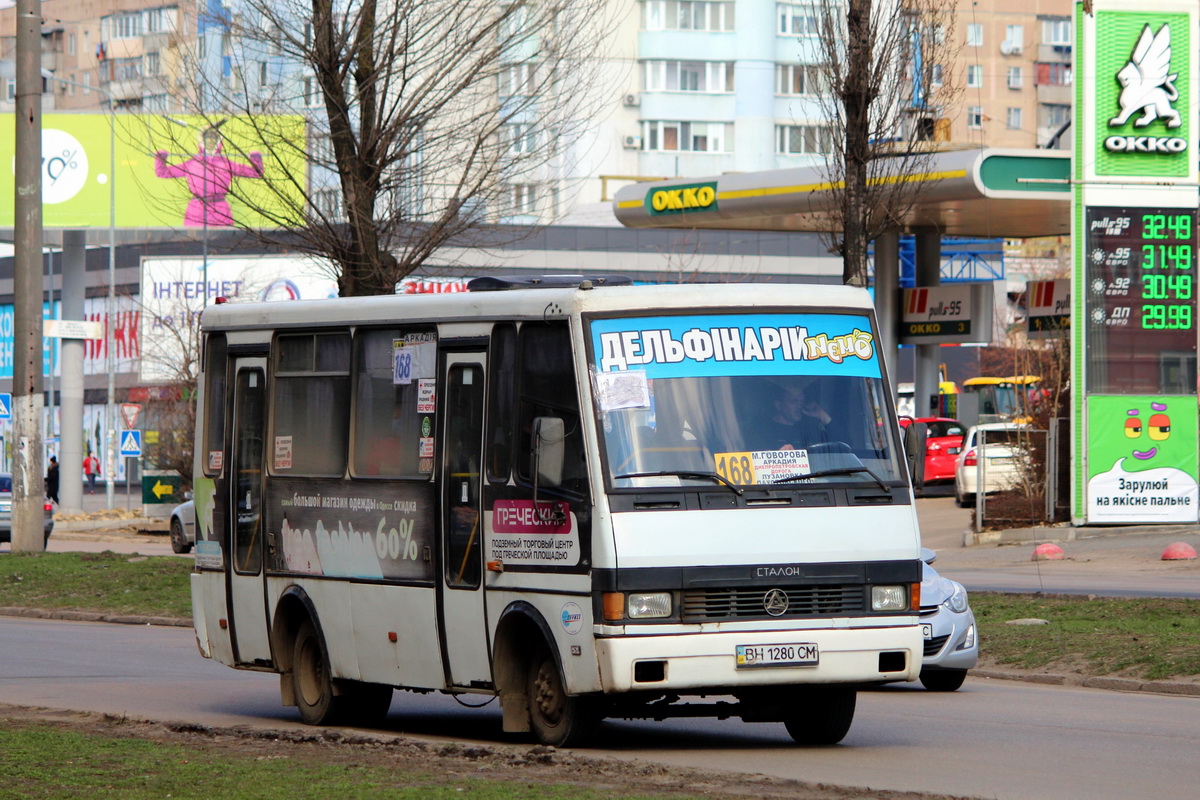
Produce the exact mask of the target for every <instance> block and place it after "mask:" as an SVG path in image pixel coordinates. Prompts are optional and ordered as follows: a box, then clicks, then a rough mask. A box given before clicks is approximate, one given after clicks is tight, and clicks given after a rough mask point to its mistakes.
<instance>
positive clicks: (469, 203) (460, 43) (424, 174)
mask: <svg viewBox="0 0 1200 800" xmlns="http://www.w3.org/2000/svg"><path fill="white" fill-rule="evenodd" d="M611 5H612V4H610V3H609V2H607V1H606V0H536V1H534V0H511V1H510V2H507V3H500V2H496V0H382V1H381V0H356V2H353V3H350V2H342V1H341V0H243V2H242V3H241V4H240V5H239V6H236V7H235V12H234V13H230V14H225V15H223V16H222V17H221V18H220V19H217V20H213V19H209V18H206V17H203V16H202V17H201V21H202V22H205V23H206V29H207V30H209V31H211V30H213V29H214V27H215V28H217V29H219V30H221V31H222V33H221V34H220V38H216V37H215V36H214V35H213V34H207V37H208V38H205V36H206V34H204V33H201V35H200V38H201V40H202V41H203V42H204V45H203V46H204V49H205V53H206V55H202V54H200V53H197V54H196V56H195V57H194V58H195V63H197V64H200V65H205V64H209V65H212V66H210V67H207V68H201V69H198V70H197V73H198V75H199V80H200V81H201V82H202V84H203V85H201V86H198V87H196V90H195V91H194V93H193V94H194V97H196V98H198V99H197V104H198V107H197V109H196V112H197V113H199V114H202V115H203V117H204V118H205V119H206V120H207V122H206V127H218V128H219V124H220V123H221V122H222V120H224V119H226V118H229V117H236V118H237V120H238V121H239V123H242V122H248V124H250V125H251V126H253V127H254V128H255V135H254V136H253V137H250V138H257V139H258V140H259V141H261V142H262V143H263V146H264V152H263V153H262V154H261V155H260V156H259V158H262V157H264V156H265V166H264V167H263V168H261V169H260V170H259V173H260V175H259V176H256V177H260V178H261V179H260V180H245V181H235V182H231V183H232V186H231V187H230V194H229V199H230V201H231V202H234V203H238V204H242V205H243V206H245V207H250V208H252V209H253V210H254V211H255V212H256V214H257V215H258V219H257V220H256V225H254V226H247V227H248V228H253V229H254V230H255V232H256V235H257V236H259V237H261V238H264V239H266V240H268V241H274V242H286V243H287V244H288V245H289V246H290V247H292V248H294V249H295V248H298V249H300V250H302V251H305V252H307V253H310V254H313V255H320V256H323V257H325V258H328V259H329V260H330V261H331V262H332V263H333V264H334V269H335V270H336V272H337V275H336V278H337V280H338V283H339V289H340V293H341V294H342V295H343V296H348V295H365V294H380V293H390V292H392V290H393V286H394V285H395V283H396V282H397V281H398V280H399V279H400V278H402V277H404V276H405V275H407V274H409V273H410V272H412V271H413V270H414V269H415V268H417V267H418V266H419V265H421V264H422V263H423V262H424V261H425V260H426V259H427V258H429V256H430V255H431V254H433V253H434V252H435V251H436V250H437V249H438V248H439V247H440V246H442V245H443V244H445V243H447V242H448V241H451V240H453V241H454V242H455V243H456V245H458V246H464V245H466V246H483V245H486V244H489V243H495V239H494V238H493V239H491V240H488V239H487V238H486V236H485V235H484V234H485V232H487V233H490V234H491V235H492V236H493V237H494V236H495V235H496V234H495V230H496V229H495V228H494V227H489V226H490V223H495V222H501V221H506V222H512V221H518V222H526V223H529V222H533V221H534V220H535V219H538V218H539V217H542V218H544V217H545V216H547V215H551V216H552V215H553V213H554V206H555V205H556V204H557V202H558V201H560V200H561V201H563V202H565V201H566V197H565V194H566V193H567V192H569V191H570V189H571V186H570V183H569V180H568V179H569V178H570V177H571V176H572V171H571V167H572V162H573V159H574V156H575V153H576V152H577V151H576V150H575V149H574V147H573V146H572V145H573V143H586V142H588V141H589V140H590V136H591V135H593V134H594V125H595V119H596V116H597V114H598V113H599V110H600V109H601V108H603V107H605V106H606V105H609V104H608V103H607V100H608V99H609V98H608V97H606V96H605V92H606V89H605V86H606V82H605V79H604V78H605V75H606V74H607V72H608V64H607V62H606V59H605V58H604V55H605V53H604V51H603V49H602V48H603V46H604V44H605V38H606V34H607V31H608V30H609V28H610V26H611V25H612V24H613V23H612V21H611V19H610V6H611ZM201 13H202V14H203V12H201ZM214 45H215V46H214ZM214 50H215V51H217V53H218V55H219V54H220V53H224V54H225V56H224V58H225V59H227V60H226V61H225V62H224V64H222V62H221V61H220V59H219V58H216V59H215V60H214V55H213V52H214ZM281 65H283V66H282V67H281ZM288 65H290V69H291V70H292V71H291V72H290V73H288V72H287V69H288ZM281 68H283V69H284V72H280V71H279V70H280V69H281ZM285 73H286V74H285ZM615 91H616V89H613V90H612V92H615ZM612 92H609V94H611V93H612ZM296 112H303V113H304V115H305V116H307V117H308V135H307V140H305V141H297V140H296V138H295V136H294V135H290V134H286V133H281V128H280V127H279V125H278V124H277V122H273V121H272V117H271V115H273V114H285V113H296ZM275 119H276V120H277V119H278V118H275ZM196 134H197V132H196V131H192V132H190V133H188V132H186V131H184V130H182V129H181V130H177V131H175V132H174V135H175V136H178V137H179V139H180V142H181V147H182V148H185V149H180V150H178V151H177V152H181V153H186V152H192V149H194V143H195V141H196V138H195V137H196ZM243 138H244V137H243ZM214 141H215V137H214ZM580 146H583V145H582V144H581V145H580ZM186 148H192V149H186ZM225 148H226V152H230V155H231V157H236V160H238V161H239V162H240V163H242V164H251V165H254V164H255V163H262V162H256V161H255V155H254V153H252V152H250V151H251V150H252V149H253V148H250V147H245V148H243V149H244V150H245V151H246V152H241V153H233V152H231V148H230V144H229V143H228V142H226V143H225ZM173 149H174V148H173ZM285 163H292V164H297V163H299V164H302V165H306V166H307V172H308V176H309V177H310V178H311V181H310V182H306V180H305V177H306V176H305V175H304V174H302V173H303V172H304V170H303V169H301V170H293V171H292V172H291V174H288V172H287V171H286V170H273V169H272V165H273V164H274V165H280V164H285ZM297 173H300V174H297ZM560 193H561V195H562V196H560ZM234 224H238V223H237V222H236V221H235V223H234ZM258 224H265V225H266V226H267V227H266V228H259V227H258ZM271 226H275V229H274V230H272V229H271ZM507 235H508V236H510V237H511V235H512V234H511V229H510V233H508V234H507Z"/></svg>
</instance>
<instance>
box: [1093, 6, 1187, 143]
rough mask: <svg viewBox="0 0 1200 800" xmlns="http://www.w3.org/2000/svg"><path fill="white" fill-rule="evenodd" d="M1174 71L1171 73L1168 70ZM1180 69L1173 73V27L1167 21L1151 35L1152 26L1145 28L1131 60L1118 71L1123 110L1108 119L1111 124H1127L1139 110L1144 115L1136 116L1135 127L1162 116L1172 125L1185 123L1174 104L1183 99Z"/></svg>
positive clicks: (1171, 126) (1119, 99) (1118, 99)
mask: <svg viewBox="0 0 1200 800" xmlns="http://www.w3.org/2000/svg"><path fill="white" fill-rule="evenodd" d="M1168 73H1170V74H1168ZM1178 77H1179V73H1171V29H1170V25H1169V24H1164V25H1163V26H1162V27H1161V28H1159V29H1158V33H1155V34H1153V35H1151V33H1150V26H1149V25H1146V26H1145V27H1144V28H1142V35H1141V36H1139V37H1138V40H1137V44H1136V45H1134V48H1133V54H1132V55H1131V56H1130V58H1129V62H1128V63H1127V64H1126V65H1125V66H1123V67H1121V69H1120V71H1119V72H1117V82H1118V83H1120V84H1121V94H1120V95H1119V96H1118V97H1117V102H1118V103H1120V104H1121V113H1120V114H1118V115H1117V116H1115V117H1113V118H1112V119H1110V120H1109V121H1108V124H1109V125H1110V126H1111V127H1117V128H1119V127H1120V126H1122V125H1124V124H1125V123H1126V122H1128V121H1129V118H1130V117H1132V116H1133V115H1134V114H1136V113H1137V112H1139V111H1144V112H1145V113H1143V114H1142V116H1141V117H1139V118H1138V119H1136V120H1134V122H1133V127H1135V128H1144V127H1146V126H1147V125H1149V124H1150V123H1151V122H1153V121H1154V120H1156V119H1158V118H1159V117H1162V119H1163V121H1164V122H1166V124H1167V127H1168V128H1178V127H1179V126H1180V125H1181V124H1182V120H1181V119H1180V117H1179V112H1178V111H1176V110H1175V109H1174V108H1172V107H1171V104H1172V103H1173V102H1175V101H1176V100H1178V99H1179V92H1178V91H1176V89H1175V79H1176V78H1178Z"/></svg>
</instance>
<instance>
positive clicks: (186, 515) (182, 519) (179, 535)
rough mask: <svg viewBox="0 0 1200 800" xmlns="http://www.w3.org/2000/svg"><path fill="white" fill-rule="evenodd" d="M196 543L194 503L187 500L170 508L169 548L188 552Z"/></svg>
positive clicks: (179, 551)
mask: <svg viewBox="0 0 1200 800" xmlns="http://www.w3.org/2000/svg"><path fill="white" fill-rule="evenodd" d="M195 544H196V503H195V501H194V500H188V501H187V502H186V503H180V504H179V505H177V506H175V508H173V509H171V549H172V550H174V551H175V552H176V553H190V552H192V547H193V546H194V545H195Z"/></svg>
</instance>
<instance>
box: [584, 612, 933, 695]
mask: <svg viewBox="0 0 1200 800" xmlns="http://www.w3.org/2000/svg"><path fill="white" fill-rule="evenodd" d="M923 648H924V645H923V639H922V637H921V627H920V625H916V624H913V625H903V626H898V627H861V628H837V629H815V630H814V629H805V630H770V631H761V630H758V631H744V632H704V633H673V634H663V635H653V634H650V635H645V634H642V635H624V636H607V637H605V636H601V637H598V638H597V640H596V655H597V659H598V661H599V665H600V675H601V681H602V682H603V686H604V690H605V692H629V691H672V692H686V691H687V690H705V691H711V690H713V689H729V690H734V689H737V688H738V687H753V686H773V685H793V684H809V683H814V684H816V683H824V684H835V683H850V684H871V683H879V682H881V681H889V682H890V681H913V680H916V679H917V676H918V675H919V673H920V671H921V658H922V652H923Z"/></svg>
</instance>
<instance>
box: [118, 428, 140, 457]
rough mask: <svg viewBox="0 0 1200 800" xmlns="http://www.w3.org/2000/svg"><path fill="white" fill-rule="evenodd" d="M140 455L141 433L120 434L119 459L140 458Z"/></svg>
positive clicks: (126, 432)
mask: <svg viewBox="0 0 1200 800" xmlns="http://www.w3.org/2000/svg"><path fill="white" fill-rule="evenodd" d="M141 455H142V432H141V431H125V432H124V433H122V434H121V458H140V457H141Z"/></svg>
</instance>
